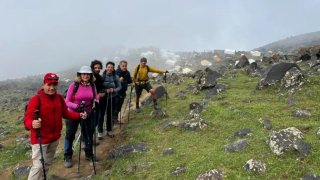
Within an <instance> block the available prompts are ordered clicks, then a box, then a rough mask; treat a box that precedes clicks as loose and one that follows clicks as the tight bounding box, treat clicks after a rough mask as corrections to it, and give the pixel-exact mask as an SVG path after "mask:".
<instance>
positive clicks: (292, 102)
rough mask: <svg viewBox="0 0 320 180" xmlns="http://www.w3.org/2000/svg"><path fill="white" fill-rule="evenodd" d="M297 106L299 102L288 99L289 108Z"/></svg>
mask: <svg viewBox="0 0 320 180" xmlns="http://www.w3.org/2000/svg"><path fill="white" fill-rule="evenodd" d="M295 105H297V102H296V101H295V100H294V99H288V100H287V107H291V106H295Z"/></svg>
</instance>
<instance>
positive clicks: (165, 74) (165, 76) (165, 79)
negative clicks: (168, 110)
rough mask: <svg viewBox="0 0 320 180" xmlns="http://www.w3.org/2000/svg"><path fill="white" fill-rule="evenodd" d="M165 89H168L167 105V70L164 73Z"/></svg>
mask: <svg viewBox="0 0 320 180" xmlns="http://www.w3.org/2000/svg"><path fill="white" fill-rule="evenodd" d="M164 87H165V88H164V89H165V90H166V106H167V105H168V88H167V71H166V72H165V73H164Z"/></svg>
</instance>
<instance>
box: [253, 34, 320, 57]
mask: <svg viewBox="0 0 320 180" xmlns="http://www.w3.org/2000/svg"><path fill="white" fill-rule="evenodd" d="M319 44H320V31H317V32H311V33H306V34H301V35H297V36H292V37H288V38H285V39H282V40H279V41H276V42H273V43H270V44H267V45H264V46H262V47H259V48H256V49H254V50H256V51H261V52H267V51H273V52H278V51H281V52H285V53H288V52H291V51H293V50H295V49H298V48H301V47H309V46H314V45H319Z"/></svg>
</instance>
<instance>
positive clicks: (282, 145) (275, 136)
mask: <svg viewBox="0 0 320 180" xmlns="http://www.w3.org/2000/svg"><path fill="white" fill-rule="evenodd" d="M302 138H303V134H302V132H301V131H300V130H299V129H297V128H295V127H290V128H287V129H282V130H280V131H278V132H272V133H271V135H270V138H269V140H268V144H269V147H270V149H271V151H272V152H273V153H275V154H276V155H281V154H283V153H284V152H285V151H288V150H290V149H292V148H293V144H294V142H295V141H296V140H298V139H302Z"/></svg>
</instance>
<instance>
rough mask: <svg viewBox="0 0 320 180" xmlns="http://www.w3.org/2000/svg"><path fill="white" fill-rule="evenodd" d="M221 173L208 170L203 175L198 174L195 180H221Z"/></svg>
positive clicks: (217, 170)
mask: <svg viewBox="0 0 320 180" xmlns="http://www.w3.org/2000/svg"><path fill="white" fill-rule="evenodd" d="M222 179H223V176H222V171H221V170H219V169H213V170H209V171H207V172H205V173H203V174H200V175H199V176H198V177H197V179H196V180H222Z"/></svg>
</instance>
